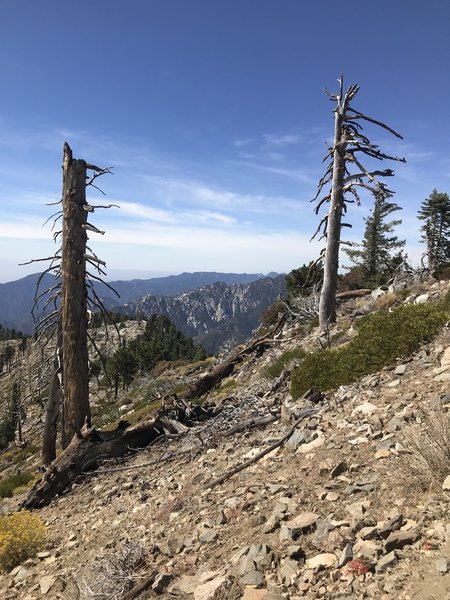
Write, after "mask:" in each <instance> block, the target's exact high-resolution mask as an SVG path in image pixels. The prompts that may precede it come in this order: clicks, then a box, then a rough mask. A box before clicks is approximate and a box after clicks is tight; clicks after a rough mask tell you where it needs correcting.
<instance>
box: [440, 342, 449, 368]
mask: <svg viewBox="0 0 450 600" xmlns="http://www.w3.org/2000/svg"><path fill="white" fill-rule="evenodd" d="M441 367H450V346H449V347H448V348H446V349H445V350H444V354H443V355H442V358H441Z"/></svg>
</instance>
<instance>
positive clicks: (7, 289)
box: [0, 271, 276, 333]
mask: <svg viewBox="0 0 450 600" xmlns="http://www.w3.org/2000/svg"><path fill="white" fill-rule="evenodd" d="M274 275H276V274H275V273H269V275H268V276H269V277H271V276H274ZM40 276H41V274H40V273H34V274H32V275H28V276H26V277H23V278H21V279H18V280H16V281H11V282H8V283H2V284H0V323H1V324H2V325H3V326H5V327H8V328H10V329H16V330H20V331H22V332H23V333H32V331H33V320H32V317H31V314H30V313H31V308H32V305H33V298H34V294H35V289H36V284H37V281H38V280H39V277H40ZM262 278H264V275H263V274H261V273H253V274H247V273H243V274H239V273H218V272H203V271H199V272H195V273H181V274H180V275H170V276H168V277H156V278H153V279H132V280H130V281H124V280H117V281H110V282H108V284H109V285H110V286H111V287H112V288H114V289H115V290H116V291H117V292H118V294H119V295H120V298H118V297H117V296H116V295H115V294H114V293H113V292H112V291H111V290H110V289H109V288H108V287H107V286H106V285H102V284H101V283H96V292H97V294H98V295H99V296H100V298H101V299H102V300H103V302H104V304H105V305H106V306H107V307H108V308H111V307H112V306H115V305H118V304H125V303H128V302H131V301H134V300H137V299H139V298H141V297H143V296H145V295H148V294H154V295H159V296H171V295H174V294H180V293H183V292H186V291H188V290H192V289H196V288H199V287H204V286H207V285H211V284H214V283H217V282H223V283H227V284H235V283H243V284H247V283H251V282H254V281H257V280H258V279H262ZM54 282H55V280H54V277H53V275H50V274H46V275H44V277H43V278H42V282H41V286H40V289H41V291H44V290H46V289H48V288H51V287H52V285H54Z"/></svg>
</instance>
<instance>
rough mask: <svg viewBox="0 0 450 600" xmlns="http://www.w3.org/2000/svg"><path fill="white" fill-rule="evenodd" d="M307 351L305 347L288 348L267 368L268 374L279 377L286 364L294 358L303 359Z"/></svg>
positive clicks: (271, 376)
mask: <svg viewBox="0 0 450 600" xmlns="http://www.w3.org/2000/svg"><path fill="white" fill-rule="evenodd" d="M305 356H306V352H305V351H304V350H303V348H293V349H292V350H286V352H283V354H282V355H281V356H279V357H278V358H277V360H276V361H275V362H273V363H272V364H271V365H269V366H268V367H267V368H266V375H267V376H268V377H270V378H271V379H275V378H276V377H279V376H280V375H281V373H282V372H283V370H284V369H285V368H286V366H287V365H288V364H289V363H290V362H292V361H293V360H302V359H303V358H305Z"/></svg>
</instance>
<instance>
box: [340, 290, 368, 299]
mask: <svg viewBox="0 0 450 600" xmlns="http://www.w3.org/2000/svg"><path fill="white" fill-rule="evenodd" d="M371 291H372V290H369V289H365V288H362V289H359V290H346V291H345V292H338V293H337V294H336V300H350V299H351V298H362V297H364V296H368V295H369V294H370V292H371Z"/></svg>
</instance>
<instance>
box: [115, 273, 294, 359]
mask: <svg viewBox="0 0 450 600" xmlns="http://www.w3.org/2000/svg"><path fill="white" fill-rule="evenodd" d="M285 294H286V283H285V277H284V275H278V276H277V277H273V278H271V277H266V278H264V279H258V280H256V281H252V282H250V283H231V284H227V283H224V282H216V283H214V284H212V285H208V286H205V287H202V288H197V289H193V290H188V291H186V292H182V293H180V294H176V295H173V296H155V295H147V296H144V297H143V298H141V299H140V300H137V301H134V302H129V303H126V304H124V305H122V306H116V307H114V310H115V311H117V312H122V313H124V314H127V315H131V316H141V317H142V318H147V317H150V316H151V315H153V314H158V315H165V316H167V317H168V318H169V319H170V320H171V321H172V322H173V323H174V324H175V326H176V327H177V328H178V329H179V330H180V331H182V332H183V333H184V334H185V335H188V336H191V337H193V338H194V339H195V341H196V342H197V343H199V344H201V345H202V346H203V347H204V348H205V350H206V351H207V352H209V353H212V354H214V353H216V352H218V351H219V350H223V349H226V348H230V347H232V346H235V345H237V344H239V343H240V342H242V341H244V340H245V339H247V338H248V337H250V336H251V334H252V332H253V331H254V330H255V329H256V328H257V327H258V325H259V323H260V319H261V315H262V313H263V312H264V311H265V310H266V309H267V308H268V307H269V306H270V305H271V304H272V303H273V302H275V300H276V299H277V298H278V297H279V296H284V295H285Z"/></svg>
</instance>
